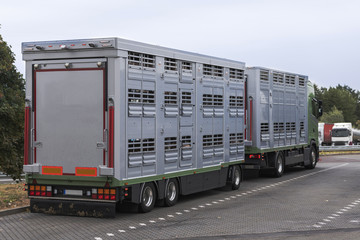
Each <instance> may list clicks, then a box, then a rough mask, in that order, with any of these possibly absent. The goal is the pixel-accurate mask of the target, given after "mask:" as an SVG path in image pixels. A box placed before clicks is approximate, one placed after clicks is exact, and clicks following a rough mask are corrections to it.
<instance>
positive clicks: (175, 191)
mask: <svg viewBox="0 0 360 240" xmlns="http://www.w3.org/2000/svg"><path fill="white" fill-rule="evenodd" d="M178 198H179V184H178V182H177V180H176V179H170V180H169V182H168V184H167V185H166V187H165V198H164V205H165V206H167V207H171V206H174V205H175V204H176V203H177V200H178Z"/></svg>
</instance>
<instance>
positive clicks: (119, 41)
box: [22, 37, 245, 68]
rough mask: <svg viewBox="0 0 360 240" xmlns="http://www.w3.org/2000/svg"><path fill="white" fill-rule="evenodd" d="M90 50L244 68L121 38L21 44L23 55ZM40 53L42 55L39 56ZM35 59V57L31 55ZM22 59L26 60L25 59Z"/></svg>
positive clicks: (211, 58) (222, 61)
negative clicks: (138, 54) (113, 51)
mask: <svg viewBox="0 0 360 240" xmlns="http://www.w3.org/2000/svg"><path fill="white" fill-rule="evenodd" d="M90 50H92V51H93V50H97V51H99V50H126V51H134V52H141V53H147V54H153V55H156V56H164V57H170V58H176V59H184V60H189V61H196V62H203V63H208V64H217V65H228V66H230V67H231V66H232V67H236V68H239V67H241V68H245V63H244V62H240V61H234V60H230V59H226V58H218V57H214V56H209V55H204V54H199V53H193V52H188V51H183V50H178V49H173V48H167V47H162V46H157V45H153V44H147V43H142V42H137V41H132V40H127V39H123V38H117V37H111V38H90V39H73V40H56V41H36V42H24V43H22V53H23V55H28V54H40V55H42V56H43V53H45V52H53V53H56V52H72V51H90ZM41 53H42V54H41ZM33 56H34V57H35V58H32V59H39V58H36V55H33ZM24 59H28V58H25V57H24Z"/></svg>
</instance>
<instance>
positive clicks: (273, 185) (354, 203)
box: [94, 163, 360, 240]
mask: <svg viewBox="0 0 360 240" xmlns="http://www.w3.org/2000/svg"><path fill="white" fill-rule="evenodd" d="M348 164H349V163H344V164H341V165H338V166H334V167H331V168H327V169H323V170H320V171H317V172H314V173H309V174H305V175H302V176H299V177H296V178H292V179H288V180H284V181H282V182H278V183H274V184H270V185H268V186H264V187H261V188H258V189H254V190H251V191H247V192H244V193H241V195H243V196H245V195H248V194H251V193H254V192H257V191H260V190H263V189H267V188H271V187H275V186H278V185H281V184H283V183H286V182H290V181H294V180H297V179H300V178H304V177H307V176H311V175H314V174H318V173H321V172H325V171H329V170H331V169H335V168H339V167H343V166H346V165H348ZM241 195H240V194H237V195H236V196H238V197H240V196H241ZM236 196H230V197H226V198H225V199H224V200H231V198H236ZM224 200H222V199H221V200H218V202H224ZM218 202H216V201H214V202H213V203H215V204H216V203H218ZM359 203H360V199H358V200H356V201H354V202H353V203H351V204H350V205H348V206H347V207H344V209H341V210H340V211H338V212H336V213H338V214H342V213H343V212H346V211H348V209H351V207H355V205H357V204H359ZM205 205H207V206H211V205H212V204H210V203H207V204H205ZM199 207H205V206H203V205H199ZM191 209H192V210H198V208H191ZM183 211H184V212H186V213H188V212H190V210H186V209H185V210H183ZM176 214H177V215H181V214H182V213H180V212H176ZM167 216H168V217H174V215H167ZM334 216H336V217H337V216H339V215H337V214H332V216H329V217H328V218H330V219H334V218H335V217H334ZM158 219H159V220H161V221H165V218H158ZM330 219H323V221H324V222H318V223H317V224H314V225H313V226H314V227H316V228H320V227H322V226H321V225H325V224H326V223H325V222H331V220H330ZM149 222H150V223H156V221H154V220H149ZM350 222H351V223H359V222H360V220H351V221H350ZM139 225H140V226H146V224H145V223H139ZM129 229H136V227H135V226H129ZM118 231H119V232H120V233H124V232H126V231H125V230H118ZM107 235H108V236H111V237H112V236H114V234H113V233H107ZM94 239H95V240H102V238H100V237H95V238H94Z"/></svg>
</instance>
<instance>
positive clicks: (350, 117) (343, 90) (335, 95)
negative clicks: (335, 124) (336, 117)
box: [321, 85, 358, 124]
mask: <svg viewBox="0 0 360 240" xmlns="http://www.w3.org/2000/svg"><path fill="white" fill-rule="evenodd" d="M321 100H322V101H323V110H324V113H330V112H331V111H332V110H333V107H334V106H336V108H337V109H338V110H340V111H341V112H342V113H343V116H344V121H345V122H352V123H353V124H355V122H356V120H357V116H356V108H357V104H358V101H357V99H356V97H355V93H353V92H351V91H350V88H348V87H347V86H344V87H342V86H340V85H338V86H337V87H335V88H334V87H330V88H329V89H326V88H325V89H323V88H322V99H321Z"/></svg>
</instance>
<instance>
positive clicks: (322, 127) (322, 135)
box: [318, 123, 334, 146]
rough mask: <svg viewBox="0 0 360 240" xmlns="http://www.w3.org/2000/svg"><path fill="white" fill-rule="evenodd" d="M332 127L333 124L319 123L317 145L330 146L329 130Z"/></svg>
mask: <svg viewBox="0 0 360 240" xmlns="http://www.w3.org/2000/svg"><path fill="white" fill-rule="evenodd" d="M333 127H334V124H333V123H319V124H318V128H319V145H321V146H330V145H331V143H332V142H331V130H332V128H333Z"/></svg>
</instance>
